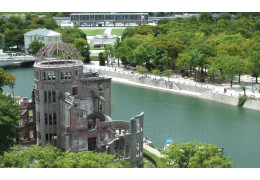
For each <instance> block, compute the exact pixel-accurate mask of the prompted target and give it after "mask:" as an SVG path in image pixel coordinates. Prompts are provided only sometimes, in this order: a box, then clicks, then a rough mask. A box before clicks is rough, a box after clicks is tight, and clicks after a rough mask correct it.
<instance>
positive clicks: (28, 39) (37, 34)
mask: <svg viewBox="0 0 260 180" xmlns="http://www.w3.org/2000/svg"><path fill="white" fill-rule="evenodd" d="M34 40H38V41H41V42H42V43H44V44H45V45H48V44H51V43H53V42H61V41H62V37H61V33H58V32H55V31H52V30H49V29H46V28H44V29H35V30H33V31H29V32H27V33H25V34H24V47H25V51H26V52H27V51H28V48H29V46H30V44H31V43H32V41H34Z"/></svg>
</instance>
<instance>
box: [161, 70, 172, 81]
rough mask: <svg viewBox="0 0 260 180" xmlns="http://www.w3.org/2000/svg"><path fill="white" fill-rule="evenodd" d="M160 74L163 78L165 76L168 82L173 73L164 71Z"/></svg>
mask: <svg viewBox="0 0 260 180" xmlns="http://www.w3.org/2000/svg"><path fill="white" fill-rule="evenodd" d="M162 74H163V75H164V76H166V77H167V78H168V81H169V78H170V77H171V76H172V75H173V72H172V71H171V70H165V71H163V73H162Z"/></svg>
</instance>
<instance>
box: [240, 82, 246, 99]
mask: <svg viewBox="0 0 260 180" xmlns="http://www.w3.org/2000/svg"><path fill="white" fill-rule="evenodd" d="M240 88H241V89H242V90H243V91H244V96H246V83H245V82H242V83H241V84H240Z"/></svg>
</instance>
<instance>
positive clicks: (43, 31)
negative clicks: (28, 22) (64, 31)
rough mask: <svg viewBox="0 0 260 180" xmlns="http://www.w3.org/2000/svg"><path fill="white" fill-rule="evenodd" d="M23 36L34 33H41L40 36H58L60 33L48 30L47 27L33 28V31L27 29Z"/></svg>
mask: <svg viewBox="0 0 260 180" xmlns="http://www.w3.org/2000/svg"><path fill="white" fill-rule="evenodd" d="M24 35H25V36H34V35H42V36H59V35H61V33H58V32H55V31H52V30H49V29H46V28H44V29H41V28H39V29H35V30H33V31H29V32H27V33H25V34H24Z"/></svg>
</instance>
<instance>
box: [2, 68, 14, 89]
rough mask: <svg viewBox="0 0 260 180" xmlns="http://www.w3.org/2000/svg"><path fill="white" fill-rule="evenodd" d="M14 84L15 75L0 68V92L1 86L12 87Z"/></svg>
mask: <svg viewBox="0 0 260 180" xmlns="http://www.w3.org/2000/svg"><path fill="white" fill-rule="evenodd" d="M14 85H15V76H14V75H13V74H9V73H5V72H4V69H3V68H0V93H1V92H2V87H3V86H9V87H10V88H13V87H14Z"/></svg>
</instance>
